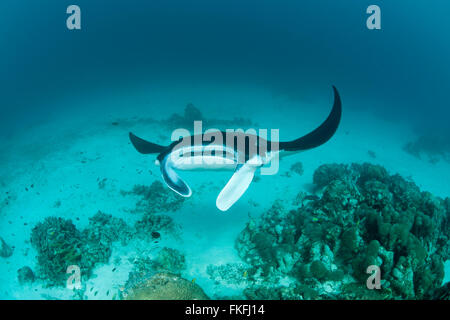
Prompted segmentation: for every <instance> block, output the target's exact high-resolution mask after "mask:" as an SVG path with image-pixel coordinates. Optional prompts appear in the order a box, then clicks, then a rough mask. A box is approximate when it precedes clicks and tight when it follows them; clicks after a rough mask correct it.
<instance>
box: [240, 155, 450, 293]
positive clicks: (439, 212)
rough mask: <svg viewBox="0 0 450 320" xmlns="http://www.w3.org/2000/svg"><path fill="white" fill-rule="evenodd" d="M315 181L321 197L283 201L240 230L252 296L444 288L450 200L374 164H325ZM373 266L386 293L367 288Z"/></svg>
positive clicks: (449, 242)
mask: <svg viewBox="0 0 450 320" xmlns="http://www.w3.org/2000/svg"><path fill="white" fill-rule="evenodd" d="M314 183H315V184H316V186H317V187H318V188H320V189H322V191H323V192H322V195H321V197H318V198H317V199H314V198H311V199H310V201H308V202H306V203H304V202H302V205H300V204H299V202H294V203H296V204H295V205H294V207H293V208H290V207H288V205H287V204H286V203H283V202H281V201H276V202H275V203H274V205H273V206H272V207H271V208H270V209H269V210H268V211H267V212H265V213H263V214H262V216H261V217H260V218H259V219H258V220H254V219H252V220H250V221H249V222H248V223H247V226H246V228H245V229H244V230H243V231H242V232H241V233H240V234H239V236H238V238H237V240H236V243H235V246H236V249H237V251H238V253H239V255H240V256H241V258H242V259H243V260H244V261H245V262H247V263H248V264H250V265H251V269H250V270H249V281H250V283H249V286H248V287H247V289H246V290H244V294H245V295H246V297H247V298H249V299H274V298H275V299H316V298H320V299H397V298H404V299H426V298H430V297H431V296H432V295H433V292H435V291H436V290H437V289H438V288H439V287H440V286H441V284H442V280H443V277H444V264H443V262H444V261H446V260H447V259H449V257H450V228H449V221H450V210H449V208H450V207H449V203H450V200H449V198H447V199H442V198H439V197H435V196H433V195H432V194H431V193H429V192H423V191H420V189H419V188H418V187H417V186H416V185H415V184H414V183H413V182H411V181H408V180H405V179H404V178H402V177H401V176H399V175H389V174H388V172H387V170H386V169H385V168H383V167H382V166H378V165H372V164H369V163H364V164H352V165H350V166H347V165H339V164H329V165H322V166H320V167H319V168H318V169H317V170H316V172H315V173H314ZM369 266H378V267H379V268H380V270H381V289H380V290H369V289H368V288H367V287H366V281H367V278H368V277H369V275H368V274H367V273H366V271H367V268H368V267H369ZM286 277H287V278H289V279H291V282H290V285H285V286H281V285H280V284H279V280H280V279H282V278H283V279H285V278H286Z"/></svg>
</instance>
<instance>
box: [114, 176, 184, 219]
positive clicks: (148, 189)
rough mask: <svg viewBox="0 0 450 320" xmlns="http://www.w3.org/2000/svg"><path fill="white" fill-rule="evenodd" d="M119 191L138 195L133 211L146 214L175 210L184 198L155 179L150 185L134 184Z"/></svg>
mask: <svg viewBox="0 0 450 320" xmlns="http://www.w3.org/2000/svg"><path fill="white" fill-rule="evenodd" d="M121 193H122V195H130V194H132V195H137V196H139V197H140V198H141V199H140V200H139V201H138V202H137V204H136V209H135V210H134V212H144V213H147V214H149V213H160V212H166V211H177V210H178V209H179V208H180V207H181V205H182V204H183V202H184V200H185V198H183V197H180V196H179V195H177V194H176V193H175V192H173V191H172V190H170V189H169V188H166V187H164V185H163V184H162V183H161V182H160V181H157V180H156V181H154V182H153V183H152V184H151V185H150V186H144V185H135V186H134V187H133V189H132V190H131V191H121Z"/></svg>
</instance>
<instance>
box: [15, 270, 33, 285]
mask: <svg viewBox="0 0 450 320" xmlns="http://www.w3.org/2000/svg"><path fill="white" fill-rule="evenodd" d="M35 278H36V277H35V275H34V272H33V270H31V268H30V267H28V266H25V267H22V268H20V269H19V270H17V280H19V283H20V284H22V285H23V284H26V283H31V282H33V281H34V280H35Z"/></svg>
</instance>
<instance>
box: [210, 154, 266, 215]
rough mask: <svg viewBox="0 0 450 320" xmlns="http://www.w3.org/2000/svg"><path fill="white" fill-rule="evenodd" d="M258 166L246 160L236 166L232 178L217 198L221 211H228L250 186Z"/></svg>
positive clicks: (217, 204)
mask: <svg viewBox="0 0 450 320" xmlns="http://www.w3.org/2000/svg"><path fill="white" fill-rule="evenodd" d="M256 168H258V167H257V166H255V165H253V164H251V163H249V162H246V163H244V164H243V165H239V166H238V167H237V168H236V171H235V172H234V174H233V176H232V177H231V179H230V180H229V181H228V183H227V184H226V185H225V187H224V188H223V189H222V191H220V193H219V196H218V197H217V200H216V206H217V208H219V210H221V211H227V210H228V209H229V208H230V207H231V206H232V205H233V204H234V203H235V202H236V201H238V200H239V198H240V197H242V195H243V194H244V192H245V191H246V190H247V189H248V187H249V186H250V183H251V182H252V180H253V176H254V175H255V171H256Z"/></svg>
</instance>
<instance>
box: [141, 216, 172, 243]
mask: <svg viewBox="0 0 450 320" xmlns="http://www.w3.org/2000/svg"><path fill="white" fill-rule="evenodd" d="M135 229H136V235H137V236H138V237H141V238H144V239H158V238H159V237H161V232H163V231H165V232H174V231H175V229H176V225H175V223H174V222H173V219H172V218H171V217H169V216H167V215H164V214H153V213H150V214H144V216H143V217H142V218H141V219H140V220H138V221H136V223H135ZM156 235H157V236H156ZM155 236H156V237H155Z"/></svg>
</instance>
